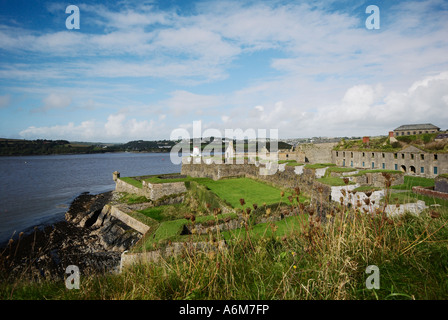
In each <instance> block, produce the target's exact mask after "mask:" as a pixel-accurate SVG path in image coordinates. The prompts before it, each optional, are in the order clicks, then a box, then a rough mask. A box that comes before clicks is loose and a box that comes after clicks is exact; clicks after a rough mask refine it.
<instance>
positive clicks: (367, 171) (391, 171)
mask: <svg viewBox="0 0 448 320" xmlns="http://www.w3.org/2000/svg"><path fill="white" fill-rule="evenodd" d="M366 173H390V174H400V173H403V172H401V171H399V170H384V169H373V170H363V171H360V172H358V173H356V174H354V176H362V175H363V174H366Z"/></svg>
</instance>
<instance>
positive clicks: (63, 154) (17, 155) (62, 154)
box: [0, 150, 170, 157]
mask: <svg viewBox="0 0 448 320" xmlns="http://www.w3.org/2000/svg"><path fill="white" fill-rule="evenodd" d="M169 152H170V150H168V151H105V152H75V153H41V154H11V155H6V154H0V157H29V156H67V155H77V154H105V153H169Z"/></svg>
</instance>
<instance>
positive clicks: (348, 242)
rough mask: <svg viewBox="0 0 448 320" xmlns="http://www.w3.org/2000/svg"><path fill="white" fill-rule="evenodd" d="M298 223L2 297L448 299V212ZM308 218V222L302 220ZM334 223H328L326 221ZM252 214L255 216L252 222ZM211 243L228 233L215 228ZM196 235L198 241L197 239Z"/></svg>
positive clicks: (353, 213)
mask: <svg viewBox="0 0 448 320" xmlns="http://www.w3.org/2000/svg"><path fill="white" fill-rule="evenodd" d="M293 210H296V211H295V214H296V215H297V216H296V217H292V218H296V219H298V220H299V222H298V224H299V225H300V228H298V229H297V230H296V231H291V230H288V232H287V233H281V232H279V230H277V229H276V228H275V224H273V223H267V224H266V226H265V227H266V230H268V229H269V230H270V232H266V236H264V237H255V236H254V235H253V234H252V231H253V228H254V227H253V226H251V225H250V224H247V225H245V226H244V227H245V231H246V234H247V236H246V237H236V238H234V240H229V241H228V248H227V250H225V251H216V252H208V253H196V254H194V255H188V254H185V255H184V256H178V257H175V258H169V259H166V260H162V261H159V262H157V263H151V264H142V265H138V266H134V267H132V268H129V269H126V270H124V271H123V273H121V274H119V275H106V276H93V275H92V276H89V275H82V270H81V285H80V290H67V289H66V288H65V285H64V283H63V282H62V281H61V282H48V281H42V282H40V283H32V284H29V283H14V284H2V285H0V288H1V289H0V298H1V299H42V298H45V299H226V300H227V299H447V298H448V209H447V208H437V209H428V210H426V211H425V212H423V213H422V214H421V215H420V216H415V215H410V214H406V215H404V216H401V217H395V218H389V217H386V216H385V215H384V214H383V213H382V212H379V211H376V212H371V213H368V214H366V213H364V212H360V211H358V210H357V209H356V208H351V209H348V208H345V207H340V208H339V209H335V210H333V211H330V212H329V214H328V215H327V216H326V217H318V216H316V215H315V214H314V212H316V210H313V209H312V208H310V209H306V208H304V207H303V206H299V205H297V206H296V207H295V208H293ZM306 216H308V217H307V218H308V219H303V218H304V217H306ZM324 218H325V220H327V222H326V223H322V221H323V220H324ZM249 220H250V219H248V221H249ZM209 236H210V243H217V241H219V240H221V237H222V235H221V234H219V233H218V234H210V235H209ZM192 241H194V239H193V237H192ZM369 265H376V266H378V268H379V270H380V289H372V290H369V289H367V288H366V284H365V283H366V279H367V277H368V276H369V275H368V274H366V268H367V267H368V266H369Z"/></svg>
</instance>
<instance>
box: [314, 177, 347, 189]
mask: <svg viewBox="0 0 448 320" xmlns="http://www.w3.org/2000/svg"><path fill="white" fill-rule="evenodd" d="M316 181H319V182H320V183H323V184H326V185H329V186H332V187H340V186H345V182H344V180H342V178H340V177H323V178H320V179H317V180H316ZM348 184H349V185H350V184H355V183H354V182H352V181H349V182H348Z"/></svg>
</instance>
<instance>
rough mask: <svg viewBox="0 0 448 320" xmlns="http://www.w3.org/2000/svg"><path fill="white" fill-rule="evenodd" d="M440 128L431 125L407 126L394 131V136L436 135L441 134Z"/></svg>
mask: <svg viewBox="0 0 448 320" xmlns="http://www.w3.org/2000/svg"><path fill="white" fill-rule="evenodd" d="M439 131H440V128H439V127H436V126H435V125H433V124H430V123H424V124H405V125H402V126H399V127H398V128H396V129H395V130H394V136H395V137H398V136H411V135H415V134H423V133H435V132H439Z"/></svg>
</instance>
